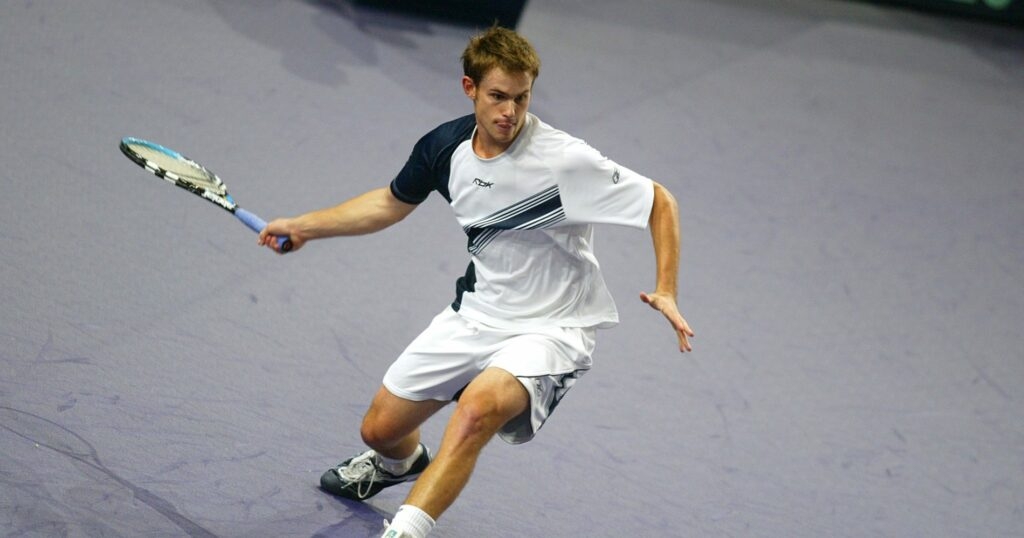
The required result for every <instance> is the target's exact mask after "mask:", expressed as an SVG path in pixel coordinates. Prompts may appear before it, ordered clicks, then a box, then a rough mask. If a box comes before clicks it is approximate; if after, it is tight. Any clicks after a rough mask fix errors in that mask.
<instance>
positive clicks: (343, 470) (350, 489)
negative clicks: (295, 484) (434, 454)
mask: <svg viewBox="0 0 1024 538" xmlns="http://www.w3.org/2000/svg"><path fill="white" fill-rule="evenodd" d="M420 446H423V445H420ZM429 464H430V451H429V450H428V449H427V447H426V446H423V453H422V454H420V456H419V457H418V458H416V461H415V462H413V464H412V467H410V468H409V471H408V472H407V473H405V474H401V475H394V474H391V473H389V472H388V471H386V470H384V469H383V468H382V467H381V465H380V461H379V460H378V458H377V452H375V451H373V450H367V451H366V452H363V453H362V454H360V455H358V456H355V457H353V458H349V459H347V460H345V461H343V462H341V463H340V464H338V466H337V467H334V468H332V469H328V470H327V472H326V473H324V474H323V476H321V477H320V489H322V490H324V491H326V492H327V493H331V494H333V495H337V496H339V497H345V498H346V499H352V500H356V501H363V500H366V499H369V498H370V497H373V496H374V495H376V494H378V493H380V491H381V490H382V489H384V488H387V487H391V486H394V485H397V484H401V483H403V482H410V481H412V480H416V479H417V478H419V476H420V474H421V473H423V470H424V469H426V468H427V465H429Z"/></svg>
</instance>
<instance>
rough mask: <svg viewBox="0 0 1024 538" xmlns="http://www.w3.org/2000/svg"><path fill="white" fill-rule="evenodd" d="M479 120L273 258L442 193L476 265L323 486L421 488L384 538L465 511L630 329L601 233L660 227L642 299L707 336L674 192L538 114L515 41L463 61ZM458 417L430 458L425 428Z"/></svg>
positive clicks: (397, 216)
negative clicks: (476, 487)
mask: <svg viewBox="0 0 1024 538" xmlns="http://www.w3.org/2000/svg"><path fill="white" fill-rule="evenodd" d="M462 61H463V70H464V73H465V76H464V77H463V79H462V88H463V90H464V91H465V94H466V96H467V97H468V98H469V99H470V100H471V101H472V102H473V114H472V115H469V116H465V117H462V118H459V119H456V120H453V121H450V122H448V123H445V124H443V125H441V126H439V127H437V128H436V129H434V130H433V131H431V132H430V133H428V134H427V135H425V136H424V137H423V138H421V139H420V140H419V142H417V144H416V146H415V148H414V149H413V152H412V155H411V156H410V157H409V160H408V162H407V163H406V165H405V167H404V168H403V169H402V170H401V172H400V173H399V174H398V176H397V177H396V178H395V179H394V180H393V181H392V182H391V184H390V186H389V187H385V188H381V189H377V190H373V191H370V192H367V193H365V194H363V195H361V196H357V197H355V198H353V199H351V200H349V201H347V202H344V203H342V204H341V205H339V206H337V207H333V208H329V209H323V210H320V211H314V212H311V213H307V214H305V215H302V216H299V217H296V218H292V219H278V220H275V221H273V222H271V223H269V224H268V225H267V227H266V229H265V230H263V231H262V232H261V233H260V237H259V243H260V244H261V245H265V246H268V247H270V248H273V249H276V248H277V243H276V241H275V238H276V237H279V236H286V237H289V238H290V239H291V241H292V245H293V250H298V249H299V248H301V247H302V246H303V245H304V244H305V243H306V242H307V241H309V240H310V239H316V238H323V237H333V236H343V235H356V234H366V233H372V232H376V231H378V230H381V229H383V228H386V227H388V226H390V225H392V224H394V223H396V222H398V221H400V220H402V219H403V218H405V217H406V216H407V215H408V214H409V213H411V212H412V211H413V210H414V209H415V208H416V207H417V204H419V203H420V202H422V201H424V200H425V199H426V198H427V196H428V195H429V194H430V193H431V192H432V191H437V192H438V193H439V194H440V195H441V196H443V197H444V198H445V199H446V200H447V201H448V202H449V204H450V205H451V207H452V210H453V211H454V213H455V217H456V219H458V221H459V224H460V225H462V226H463V229H464V230H465V232H466V234H467V236H468V239H469V241H468V250H469V252H470V255H471V262H470V264H469V267H468V268H467V270H466V274H465V275H464V276H462V277H461V278H459V279H458V282H457V283H456V298H455V301H454V302H453V303H452V304H451V306H449V307H447V308H445V309H444V311H443V312H442V313H441V314H439V315H438V316H437V317H435V318H434V320H433V322H432V323H431V324H430V326H429V327H428V328H427V329H426V330H425V331H424V332H423V333H422V334H421V335H420V336H418V337H417V338H416V339H415V340H414V341H413V342H412V343H411V344H410V345H409V347H408V348H407V349H406V350H405V351H404V352H403V353H402V355H401V356H399V358H398V359H397V360H396V361H395V362H394V363H393V364H392V366H391V367H390V368H389V369H388V371H387V373H386V374H385V376H384V382H383V386H382V387H381V388H380V389H379V391H378V392H377V394H376V396H375V397H374V399H373V402H372V403H371V404H370V408H369V410H368V411H367V413H366V416H365V418H364V419H363V424H362V428H361V434H362V439H363V441H364V442H365V443H366V444H367V445H368V446H369V447H370V449H371V450H368V451H366V452H364V453H363V454H361V455H359V456H356V457H353V458H350V459H348V460H346V461H345V462H343V463H341V464H339V465H338V466H337V467H336V468H333V469H330V470H328V471H327V472H326V473H324V475H323V477H321V487H322V488H323V489H324V490H326V491H328V492H330V493H333V494H335V495H340V496H343V497H347V498H350V499H357V500H363V499H367V498H369V497H370V496H372V495H375V494H376V493H377V492H379V491H380V490H381V489H383V488H385V487H388V486H391V485H394V484H398V483H401V482H406V481H412V480H416V482H415V484H414V485H413V487H412V490H411V491H410V493H409V495H408V497H406V500H405V503H404V504H403V505H402V506H401V508H400V509H399V511H398V513H397V514H396V516H395V518H394V520H393V521H392V522H391V524H390V526H389V527H388V528H387V529H386V531H385V535H384V536H385V537H389V538H390V537H405V536H408V537H414V538H422V537H424V536H426V535H427V534H428V533H429V532H430V530H431V529H432V528H433V526H434V524H435V521H436V520H437V518H438V517H439V516H440V515H441V514H442V513H443V512H444V511H445V510H446V509H447V508H448V507H449V506H451V504H452V503H453V502H454V501H455V498H456V497H457V496H458V495H459V493H460V492H461V491H462V489H463V487H464V486H465V485H466V483H467V482H468V480H469V476H470V474H471V472H472V470H473V467H474V466H475V464H476V461H477V457H478V456H479V454H480V451H481V450H482V449H483V447H484V445H486V444H487V442H488V441H490V439H491V438H492V437H494V436H495V435H498V436H500V437H502V439H504V440H505V441H507V442H510V443H522V442H526V441H528V440H530V439H531V438H532V437H533V436H534V435H535V434H536V432H537V430H538V429H539V428H540V427H541V425H542V424H543V423H544V421H545V420H546V419H547V417H548V415H549V414H550V412H551V411H552V410H553V409H554V407H555V406H556V405H557V404H558V403H559V401H560V400H561V398H562V397H563V396H564V395H565V393H566V392H567V391H568V390H569V388H570V387H571V386H572V385H573V384H574V383H575V381H576V380H577V379H578V378H579V377H580V376H581V375H582V374H583V373H585V372H586V371H587V370H588V369H589V368H590V365H591V354H592V353H593V349H594V333H595V331H596V329H597V328H604V327H610V326H612V325H614V324H615V323H616V322H617V321H618V314H617V312H616V310H615V304H614V302H613V301H612V298H611V295H610V294H609V292H608V289H607V287H606V286H605V283H604V280H603V278H602V276H601V272H600V269H599V268H598V264H597V261H596V259H595V258H594V256H593V252H592V251H591V243H592V233H593V228H592V225H593V224H597V223H610V224H619V225H626V226H633V227H636V228H646V227H650V229H651V235H652V238H653V242H654V251H655V258H656V263H657V282H656V289H655V291H654V292H652V293H641V294H640V298H641V299H642V300H643V301H644V302H645V303H647V304H649V305H650V306H651V307H652V308H654V309H656V310H658V311H660V312H661V313H662V314H663V315H664V316H665V317H666V318H667V319H668V321H669V322H670V324H671V326H672V329H673V330H674V331H675V333H676V335H677V338H678V342H679V349H680V351H690V350H691V346H690V343H689V339H690V338H691V337H692V336H693V332H692V331H691V330H690V327H689V326H688V325H687V322H686V321H685V320H684V319H683V317H682V316H681V315H680V313H679V310H678V308H677V305H676V275H677V273H678V260H679V224H678V210H677V207H676V203H675V200H674V198H673V197H672V195H671V194H670V193H669V192H668V191H667V190H666V189H665V188H664V187H662V186H661V185H658V184H657V183H654V182H653V181H651V180H650V179H648V178H646V177H644V176H641V175H639V174H637V173H636V172H633V171H631V170H629V169H627V168H625V167H623V166H620V165H618V164H616V163H614V162H612V161H611V160H609V159H607V158H605V157H603V156H602V155H601V154H600V153H598V152H597V151H595V150H594V149H592V148H591V147H589V146H588V145H586V144H585V143H584V142H583V141H581V140H579V139H576V138H573V137H571V136H569V135H567V134H565V133H563V132H561V131H558V130H556V129H553V128H552V127H550V126H548V125H547V124H545V123H543V122H541V121H540V120H539V119H538V118H537V117H536V116H534V115H532V114H529V113H528V109H529V106H530V98H531V95H532V89H533V83H534V80H535V79H536V78H537V75H538V73H539V70H540V61H539V59H538V58H537V55H536V53H535V52H534V50H533V48H532V46H531V45H530V44H529V43H528V42H527V41H526V40H525V39H524V38H523V37H521V36H520V35H518V34H517V33H515V32H513V31H511V30H507V29H503V28H498V27H494V28H491V29H490V30H488V31H486V32H484V33H482V34H480V35H478V36H475V37H474V38H472V39H471V40H470V42H469V45H468V46H467V47H466V50H465V52H464V53H463V56H462ZM452 401H456V402H458V403H457V405H456V407H455V410H454V411H453V413H452V415H451V418H450V419H449V422H448V425H447V428H446V430H445V432H444V435H443V438H442V440H441V444H440V447H439V448H438V451H437V454H436V455H435V456H434V457H433V459H431V455H430V453H429V451H428V450H427V449H426V447H425V446H423V445H422V444H421V443H420V436H419V431H420V430H419V427H420V425H421V424H423V423H424V422H425V421H426V420H427V419H428V418H429V417H430V416H431V415H433V414H434V413H436V412H437V411H438V410H440V409H441V408H442V407H444V406H445V405H447V404H448V403H450V402H452Z"/></svg>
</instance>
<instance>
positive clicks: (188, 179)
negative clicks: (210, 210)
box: [120, 137, 237, 213]
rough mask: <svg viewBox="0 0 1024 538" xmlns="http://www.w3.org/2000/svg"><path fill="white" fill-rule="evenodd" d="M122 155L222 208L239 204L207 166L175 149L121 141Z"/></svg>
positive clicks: (139, 141) (132, 138) (146, 141)
mask: <svg viewBox="0 0 1024 538" xmlns="http://www.w3.org/2000/svg"><path fill="white" fill-rule="evenodd" d="M120 147H121V152H122V153H124V154H125V156H126V157H128V158H129V159H131V160H132V161H134V162H135V164H138V165H139V166H141V167H143V168H145V169H146V170H148V171H150V172H151V173H153V174H154V175H156V176H157V177H159V178H163V179H164V180H167V181H169V182H171V183H174V184H175V185H177V186H178V187H181V188H183V189H185V190H188V191H190V192H192V193H193V194H196V195H198V196H201V197H203V198H205V199H207V200H209V201H211V202H213V203H215V204H217V205H219V206H221V207H223V208H224V209H227V210H228V211H231V212H232V213H233V212H234V211H235V208H236V207H237V205H236V204H235V201H234V200H233V199H232V198H231V195H230V194H228V190H227V186H226V185H224V182H223V181H221V180H220V178H219V177H217V174H214V173H213V172H211V171H210V170H208V169H207V168H206V167H204V166H202V165H201V164H199V163H197V162H195V161H193V160H192V159H189V158H188V157H185V156H184V155H182V154H181V153H178V152H177V151H174V150H173V149H170V148H167V147H165V146H161V145H160V144H157V143H155V142H150V141H148V140H143V139H141V138H134V137H125V138H122V139H121V146H120Z"/></svg>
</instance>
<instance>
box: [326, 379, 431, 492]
mask: <svg viewBox="0 0 1024 538" xmlns="http://www.w3.org/2000/svg"><path fill="white" fill-rule="evenodd" d="M446 404H447V402H442V401H437V400H426V401H422V402H416V401H411V400H406V399H403V398H399V397H397V396H395V395H393V394H391V392H389V391H388V390H387V389H386V388H383V387H382V388H381V389H380V390H379V391H377V395H376V396H375V397H374V399H373V403H372V404H370V409H369V411H367V412H366V416H365V417H364V418H363V425H362V428H361V433H362V436H363V441H364V442H366V444H367V445H369V446H370V448H371V450H368V451H366V452H363V453H362V454H360V455H357V456H353V457H352V458H349V459H348V460H345V461H343V462H341V463H340V464H338V465H337V466H336V467H333V468H331V469H328V470H327V471H326V472H325V473H324V474H323V475H322V476H321V477H320V488H321V489H323V490H324V491H327V492H328V493H331V494H334V495H338V496H341V497H345V498H348V499H354V500H360V501H362V500H366V499H368V498H370V497H372V496H374V495H376V494H377V493H378V492H380V490H382V489H384V488H386V487H390V486H394V485H396V484H401V483H403V482H408V481H410V480H415V479H416V478H417V477H418V476H419V474H420V473H421V472H422V471H423V469H424V468H425V467H427V465H428V464H429V462H430V456H429V453H426V452H423V453H420V454H416V449H417V448H418V447H419V439H420V431H419V427H420V425H421V424H423V422H424V421H425V420H427V419H428V418H430V416H431V415H433V414H434V413H436V412H437V410H438V409H440V408H441V407H443V406H444V405H446ZM424 450H426V449H424ZM414 456H415V459H414V458H413V457H414ZM381 458H388V459H391V460H409V461H408V463H407V466H402V468H401V469H402V470H398V469H396V468H395V467H393V466H388V464H387V462H386V461H385V460H382V459H381Z"/></svg>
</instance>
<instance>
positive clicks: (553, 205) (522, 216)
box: [462, 185, 565, 254]
mask: <svg viewBox="0 0 1024 538" xmlns="http://www.w3.org/2000/svg"><path fill="white" fill-rule="evenodd" d="M563 220H565V210H564V209H563V208H562V198H561V197H560V196H559V193H558V186H557V185H555V186H552V187H549V188H547V189H544V190H543V191H541V192H539V193H537V194H535V195H533V196H531V197H529V198H526V199H524V200H522V201H519V202H516V203H515V204H512V205H510V206H508V207H506V208H504V209H501V210H499V211H497V212H495V213H492V214H491V215H488V216H487V217H484V218H482V219H480V220H478V221H476V222H473V223H471V224H469V225H467V226H464V227H463V228H462V229H463V231H464V232H466V235H467V236H469V246H468V249H469V252H470V253H471V254H477V253H479V252H480V251H482V250H483V249H484V247H486V246H487V245H488V244H489V243H490V242H491V241H492V240H494V238H495V237H497V236H498V234H500V233H501V232H502V231H504V230H534V229H538V228H546V227H549V226H553V225H555V224H557V223H559V222H561V221H563Z"/></svg>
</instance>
